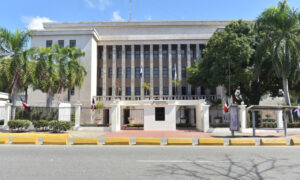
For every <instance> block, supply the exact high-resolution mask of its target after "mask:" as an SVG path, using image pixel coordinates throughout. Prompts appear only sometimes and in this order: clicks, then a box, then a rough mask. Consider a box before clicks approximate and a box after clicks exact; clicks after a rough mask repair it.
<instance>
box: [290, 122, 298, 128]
mask: <svg viewBox="0 0 300 180" xmlns="http://www.w3.org/2000/svg"><path fill="white" fill-rule="evenodd" d="M287 126H288V128H300V122H294V123H287Z"/></svg>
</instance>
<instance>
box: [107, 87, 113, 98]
mask: <svg viewBox="0 0 300 180" xmlns="http://www.w3.org/2000/svg"><path fill="white" fill-rule="evenodd" d="M108 95H109V96H111V95H112V88H111V87H110V88H108Z"/></svg>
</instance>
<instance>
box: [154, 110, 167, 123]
mask: <svg viewBox="0 0 300 180" xmlns="http://www.w3.org/2000/svg"><path fill="white" fill-rule="evenodd" d="M164 120H165V108H164V107H156V108H155V121H164Z"/></svg>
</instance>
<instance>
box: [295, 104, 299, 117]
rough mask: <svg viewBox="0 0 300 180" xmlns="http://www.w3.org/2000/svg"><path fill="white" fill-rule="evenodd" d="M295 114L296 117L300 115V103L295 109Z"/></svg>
mask: <svg viewBox="0 0 300 180" xmlns="http://www.w3.org/2000/svg"><path fill="white" fill-rule="evenodd" d="M294 115H295V117H296V118H299V117H300V104H299V105H298V107H297V108H296V110H295V111H294Z"/></svg>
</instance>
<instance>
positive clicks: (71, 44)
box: [46, 40, 76, 48]
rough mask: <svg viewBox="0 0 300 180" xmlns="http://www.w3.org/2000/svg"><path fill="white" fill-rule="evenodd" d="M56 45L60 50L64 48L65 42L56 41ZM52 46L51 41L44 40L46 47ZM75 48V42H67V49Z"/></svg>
mask: <svg viewBox="0 0 300 180" xmlns="http://www.w3.org/2000/svg"><path fill="white" fill-rule="evenodd" d="M57 43H58V46H59V47H60V48H62V47H64V46H65V41H64V40H58V41H57ZM52 45H53V41H52V40H46V47H52ZM75 46H76V40H70V41H69V47H71V48H72V47H75Z"/></svg>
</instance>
